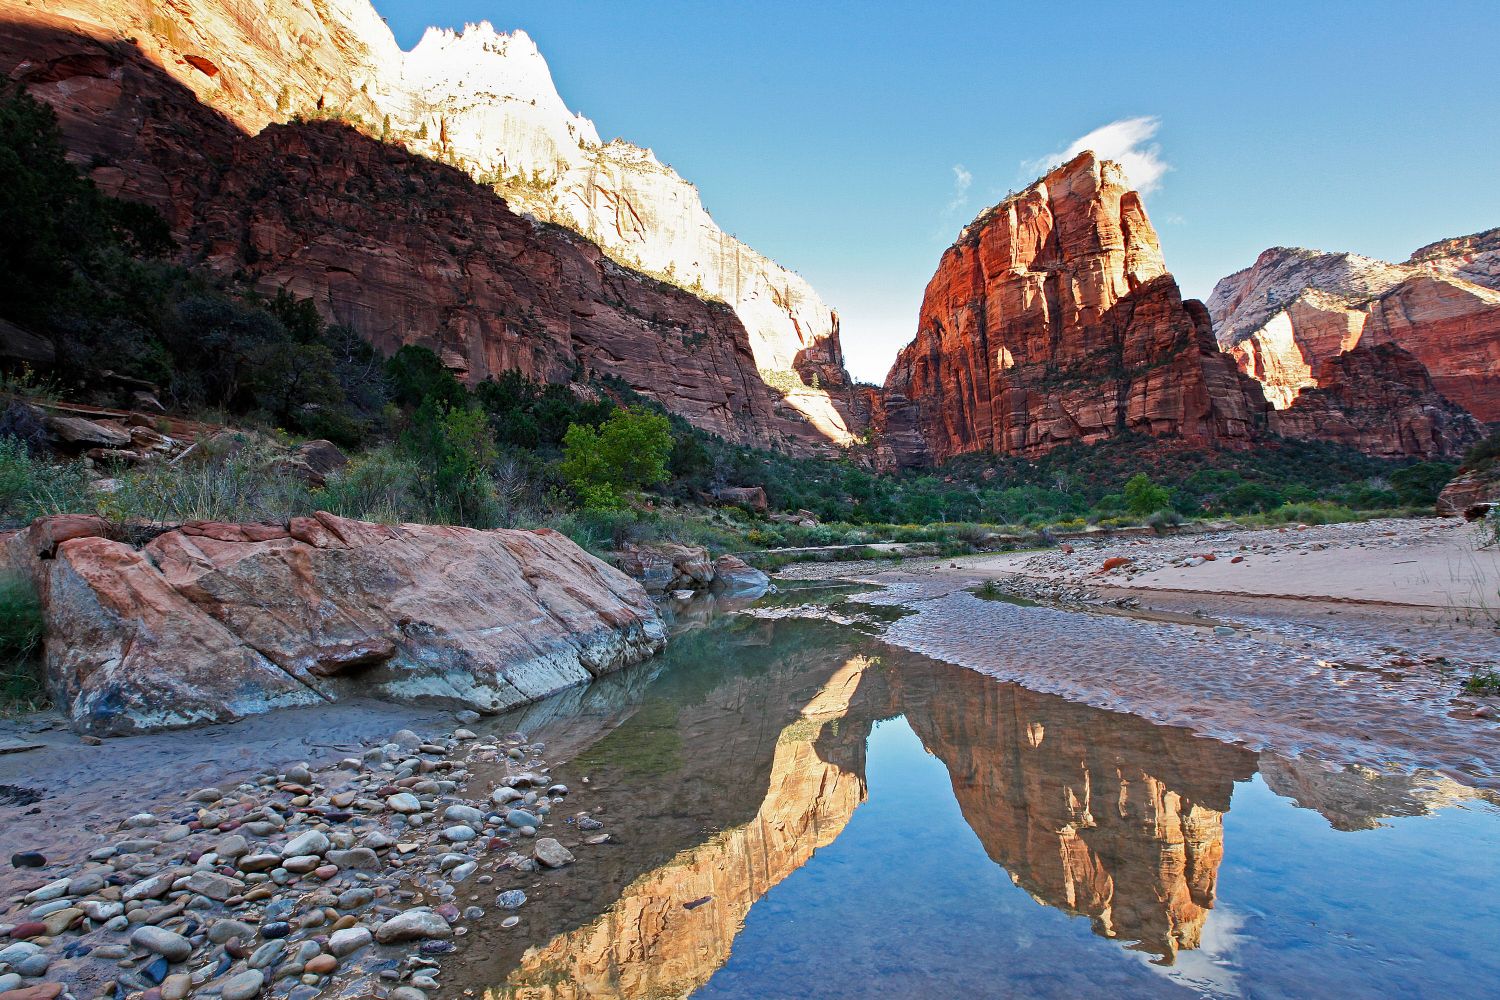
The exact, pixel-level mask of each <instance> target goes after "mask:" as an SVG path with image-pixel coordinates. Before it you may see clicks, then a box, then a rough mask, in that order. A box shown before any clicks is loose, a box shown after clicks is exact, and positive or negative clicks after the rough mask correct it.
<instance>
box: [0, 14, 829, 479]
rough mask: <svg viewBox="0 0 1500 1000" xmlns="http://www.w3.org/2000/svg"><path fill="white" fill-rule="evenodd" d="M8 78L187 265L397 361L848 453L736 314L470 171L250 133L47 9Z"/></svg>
mask: <svg viewBox="0 0 1500 1000" xmlns="http://www.w3.org/2000/svg"><path fill="white" fill-rule="evenodd" d="M0 70H3V71H4V72H6V73H8V74H10V75H11V76H12V77H14V78H16V79H18V80H20V81H22V82H23V83H24V84H25V85H26V86H27V87H28V88H29V89H30V91H31V92H32V94H34V95H35V96H36V97H38V98H40V99H41V100H44V101H46V102H48V103H49V104H51V105H52V106H53V107H54V108H55V109H56V111H57V113H58V115H59V118H60V120H61V123H62V127H63V132H64V136H65V138H66V140H67V143H68V146H69V150H70V155H71V156H72V157H73V158H74V159H75V160H76V161H77V162H79V163H81V164H86V165H88V166H89V167H90V169H91V173H92V176H93V177H94V179H95V180H96V182H98V183H99V184H101V186H103V187H104V188H105V189H106V190H108V191H109V192H110V193H114V194H118V195H121V196H123V197H127V198H132V199H136V200H141V201H145V202H147V203H149V204H152V205H154V206H156V207H157V208H159V209H161V210H162V211H163V213H164V214H165V215H166V216H167V217H168V219H169V221H170V222H171V224H172V226H173V229H174V231H175V233H176V234H177V236H178V237H179V239H180V240H181V241H182V242H183V244H184V250H185V254H186V255H187V256H188V257H190V258H192V259H195V260H202V261H203V262H204V263H205V264H206V265H207V266H209V267H211V268H213V269H214V270H216V271H218V272H219V273H221V274H223V275H224V276H226V277H232V278H234V279H236V280H241V281H246V282H249V283H251V284H253V285H254V286H255V287H257V288H260V289H262V290H265V291H272V290H275V289H279V288H285V289H287V290H289V291H291V292H292V293H293V294H296V295H298V296H301V297H306V298H311V299H312V300H313V301H314V302H315V303H316V304H317V307H318V309H319V310H320V312H322V314H323V315H324V316H325V317H326V318H327V319H329V320H332V321H336V322H340V323H344V324H347V325H348V326H350V327H352V328H353V329H355V330H356V331H357V332H359V333H360V334H361V335H363V336H364V337H366V338H367V339H369V340H370V341H371V342H372V343H374V344H375V345H376V346H377V347H380V348H381V349H383V350H385V351H387V352H389V351H392V350H394V349H395V348H397V347H399V346H401V345H402V344H408V343H415V344H421V345H424V346H427V347H431V348H432V349H433V350H435V351H437V352H438V353H439V354H440V355H441V356H442V357H444V358H445V359H446V360H448V361H449V362H450V364H452V365H453V366H455V367H457V368H459V369H460V370H461V371H462V372H463V373H464V374H465V375H466V376H467V377H468V379H469V380H470V381H478V380H482V379H484V378H486V377H488V376H490V375H492V374H495V373H497V372H499V371H502V370H505V369H509V368H518V369H520V370H522V371H523V372H525V373H527V374H528V375H531V376H534V377H538V378H543V379H548V380H552V381H562V380H566V379H567V378H569V377H570V373H572V372H574V371H577V370H583V369H587V370H589V371H592V372H593V373H595V374H597V375H612V376H617V377H619V378H621V379H623V380H624V381H625V382H626V383H627V384H628V385H629V386H630V387H631V388H633V389H635V390H636V391H638V392H640V393H642V394H643V395H646V396H649V397H651V398H654V399H657V400H659V401H660V402H662V403H663V404H664V405H665V406H666V407H667V408H668V409H670V410H672V411H673V412H676V413H679V414H681V415H682V416H684V417H686V418H687V419H688V420H690V421H691V422H693V423H694V424H696V425H697V426H699V427H702V428H704V429H706V430H709V431H712V432H714V433H717V434H720V435H723V436H724V437H726V438H728V439H730V440H734V441H739V442H744V443H751V444H756V445H761V446H768V447H783V448H787V449H788V450H794V451H802V452H807V451H816V450H823V449H828V450H830V451H831V450H832V448H831V445H830V444H829V438H828V437H827V436H825V433H824V431H823V430H820V429H819V428H818V427H816V426H814V424H813V423H811V422H809V418H808V417H806V416H804V414H803V412H801V410H802V409H803V408H799V407H797V406H795V405H794V404H793V403H791V402H787V401H784V400H783V399H782V398H781V397H780V396H779V395H778V394H775V393H772V392H771V391H769V390H768V389H767V387H766V385H765V383H764V382H763V381H762V380H761V377H760V374H759V371H758V369H757V365H756V360H755V357H754V354H753V351H752V348H751V344H750V339H749V335H748V334H747V332H746V330H745V327H744V325H743V324H742V323H741V322H740V320H739V318H738V316H737V315H736V314H735V312H734V311H733V310H732V309H730V308H729V307H727V306H725V305H723V304H720V303H713V302H708V301H705V300H702V299H699V298H697V297H695V296H693V295H691V294H689V293H688V292H685V291H683V290H681V289H679V288H676V287H673V286H671V285H668V284H665V283H663V282H660V281H657V280H655V279H653V278H650V277H647V276H645V275H642V274H639V273H636V272H633V271H630V270H628V269H626V268H623V267H621V266H619V265H618V264H616V263H614V262H613V261H611V260H609V259H608V258H607V257H605V256H604V255H603V254H602V253H601V252H600V251H599V249H598V248H597V247H596V246H594V245H593V244H592V243H589V242H588V241H586V240H584V239H583V238H581V237H579V236H577V235H576V234H574V233H571V232H569V231H568V230H564V229H562V228H560V227H557V226H550V225H544V224H539V223H536V222H533V221H532V220H530V219H527V218H525V217H523V216H520V215H517V214H516V213H514V212H512V211H511V210H510V209H509V207H508V206H507V205H506V203H505V202H504V201H503V200H501V199H500V198H499V197H497V196H496V195H495V194H494V193H493V192H492V191H491V190H489V189H488V188H485V187H482V186H480V185H478V184H476V183H474V182H473V181H472V180H471V179H470V178H469V177H468V175H466V174H464V173H463V172H462V171H459V170H457V169H454V168H451V167H446V166H443V165H440V164H438V163H435V162H433V161H431V160H427V159H425V158H422V157H419V156H414V155H411V154H409V153H407V152H405V151H404V150H402V149H399V148H397V147H393V146H386V145H382V144H381V143H379V142H377V141H375V140H373V139H371V138H369V137H367V136H364V135H362V134H360V133H358V132H356V131H354V130H353V129H350V128H348V127H345V126H343V125H340V124H337V123H333V122H317V123H307V124H289V125H272V126H270V127H268V128H266V129H265V130H264V131H262V132H260V133H259V134H258V135H255V136H249V135H246V134H245V133H244V132H243V131H241V130H240V128H238V127H237V126H236V125H234V124H233V123H232V122H231V121H230V120H229V119H227V118H225V117H224V116H221V115H220V114H218V113H217V112H216V111H215V110H214V109H213V108H211V107H209V106H207V105H205V104H204V103H202V102H201V101H200V100H199V99H198V97H197V96H196V95H195V94H194V93H192V92H191V91H189V90H188V89H186V88H185V87H183V86H182V85H180V84H178V83H177V82H176V81H174V80H173V79H171V78H170V77H169V76H167V75H166V74H165V73H163V72H162V71H161V70H160V69H159V68H158V67H156V66H155V65H154V64H152V63H151V62H150V61H149V60H148V59H146V58H144V57H143V56H142V55H141V53H140V51H139V50H138V49H137V48H136V47H134V46H132V45H130V44H127V43H125V42H118V41H107V40H99V39H95V38H90V37H86V36H84V35H82V34H80V33H79V29H78V27H77V25H76V24H75V23H74V22H72V21H68V20H65V19H59V18H49V16H48V15H45V14H41V13H38V12H35V11H32V10H30V9H29V8H28V9H27V11H26V14H25V20H24V22H16V21H12V22H11V23H8V24H6V25H5V30H4V31H3V32H0ZM194 72H197V71H196V70H195V71H194ZM825 347H827V345H825ZM827 349H828V350H833V351H836V345H833V346H832V347H828V348H827ZM835 360H836V359H832V358H830V359H829V360H828V361H827V363H828V364H833V363H835Z"/></svg>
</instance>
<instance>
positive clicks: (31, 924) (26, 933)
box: [10, 920, 47, 941]
mask: <svg viewBox="0 0 1500 1000" xmlns="http://www.w3.org/2000/svg"><path fill="white" fill-rule="evenodd" d="M45 933H47V925H46V924H44V923H42V922H41V921H40V920H28V921H26V922H25V923H24V924H16V926H14V927H12V928H11V930H10V936H11V937H13V938H15V939H16V940H18V941H24V940H25V939H26V938H34V937H41V936H42V935H43V934H45Z"/></svg>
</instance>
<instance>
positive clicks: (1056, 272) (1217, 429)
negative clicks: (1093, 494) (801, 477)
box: [874, 152, 1267, 465]
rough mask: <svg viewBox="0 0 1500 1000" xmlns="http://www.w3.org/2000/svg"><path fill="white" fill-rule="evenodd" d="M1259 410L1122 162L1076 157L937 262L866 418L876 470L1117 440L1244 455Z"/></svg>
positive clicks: (1251, 387)
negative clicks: (1143, 437)
mask: <svg viewBox="0 0 1500 1000" xmlns="http://www.w3.org/2000/svg"><path fill="white" fill-rule="evenodd" d="M1266 409H1267V407H1266V402H1265V399H1264V397H1263V396H1262V395H1261V392H1260V389H1259V388H1258V387H1257V386H1256V385H1255V383H1254V382H1253V381H1252V380H1250V379H1248V378H1245V377H1244V376H1243V375H1241V374H1240V373H1239V372H1238V371H1237V370H1236V368H1235V366H1234V363H1233V362H1232V361H1231V360H1230V359H1229V358H1228V357H1226V356H1225V355H1223V354H1222V353H1220V351H1219V348H1218V345H1217V344H1216V343H1215V342H1214V338H1213V333H1212V330H1211V328H1210V326H1209V319H1208V312H1207V310H1205V309H1204V308H1203V304H1202V303H1200V302H1196V301H1191V300H1190V301H1183V299H1182V295H1181V293H1180V291H1179V290H1178V287H1177V282H1176V281H1175V280H1174V279H1173V277H1172V275H1171V274H1169V273H1168V272H1167V269H1166V266H1165V264H1164V262H1163V260H1162V254H1161V245H1160V244H1159V243H1158V242H1157V238H1156V232H1155V230H1154V229H1153V228H1152V226H1151V222H1150V220H1149V219H1148V218H1147V217H1146V210H1145V208H1144V206H1143V205H1142V203H1141V199H1140V195H1139V194H1137V193H1136V192H1135V191H1133V190H1131V188H1130V186H1129V182H1128V181H1127V179H1126V178H1125V175H1124V172H1123V171H1122V170H1121V168H1120V166H1119V165H1118V164H1116V163H1114V162H1111V161H1109V160H1100V159H1098V158H1097V157H1095V156H1094V154H1093V153H1090V152H1085V153H1082V154H1080V155H1079V156H1077V157H1076V158H1074V159H1073V160H1072V161H1070V162H1068V163H1066V164H1063V165H1062V166H1060V167H1057V168H1056V169H1055V170H1053V171H1051V172H1050V173H1049V174H1047V175H1046V176H1045V177H1043V178H1041V179H1040V180H1038V181H1037V182H1036V183H1035V184H1032V185H1031V186H1030V187H1028V188H1027V189H1026V190H1025V191H1022V192H1021V193H1020V194H1017V195H1014V196H1012V197H1010V198H1007V199H1006V200H1005V201H1003V202H1001V203H1000V204H999V205H996V206H994V207H993V208H990V209H988V210H987V211H985V212H984V213H982V214H981V215H980V216H979V217H978V218H977V219H975V220H974V221H973V222H972V223H970V224H969V225H968V226H967V227H966V228H965V229H964V230H963V232H961V233H960V234H959V236H958V239H957V241H955V242H954V244H953V245H952V246H951V247H949V248H948V250H947V251H945V252H944V254H943V257H942V260H941V261H940V262H939V264H938V270H937V273H936V274H935V275H934V276H933V278H932V280H931V282H930V283H929V284H928V286H927V292H926V295H925V297H924V298H923V302H922V311H921V314H920V317H919V320H918V328H917V334H916V339H915V340H913V341H912V342H911V343H910V344H908V345H907V346H906V347H905V348H904V349H903V350H902V351H901V353H900V354H899V355H898V356H897V359H896V363H895V365H894V366H893V367H892V368H891V371H890V374H889V375H888V376H887V377H886V382H885V389H884V392H883V394H882V396H881V397H880V398H879V399H878V400H877V401H876V404H875V421H874V423H875V427H876V429H877V431H879V432H880V437H881V440H882V442H883V448H884V449H885V455H884V460H885V461H886V462H887V464H894V465H914V464H921V463H923V462H927V461H942V460H944V459H946V458H949V457H951V456H953V455H957V454H961V453H964V452H971V451H993V452H997V453H1001V454H1018V455H1040V454H1042V453H1044V452H1047V451H1049V450H1051V449H1053V448H1056V447H1058V446H1060V445H1063V444H1068V443H1072V442H1079V443H1085V444H1087V443H1092V442H1096V441H1101V440H1104V439H1106V438H1109V437H1112V436H1115V435H1117V434H1120V433H1123V432H1126V431H1134V432H1138V433H1144V434H1151V435H1154V436H1157V437H1163V438H1170V439H1175V440H1178V441H1182V442H1184V443H1186V444H1190V445H1195V446H1205V447H1248V446H1249V445H1250V444H1251V442H1252V441H1253V440H1254V438H1255V437H1256V435H1257V434H1258V433H1259V429H1260V427H1261V426H1262V425H1263V424H1264V423H1265V411H1266Z"/></svg>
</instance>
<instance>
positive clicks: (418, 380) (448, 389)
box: [386, 344, 469, 408]
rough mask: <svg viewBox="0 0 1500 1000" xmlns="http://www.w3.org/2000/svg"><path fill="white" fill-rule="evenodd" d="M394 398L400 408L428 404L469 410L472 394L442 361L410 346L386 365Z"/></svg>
mask: <svg viewBox="0 0 1500 1000" xmlns="http://www.w3.org/2000/svg"><path fill="white" fill-rule="evenodd" d="M386 375H387V377H388V378H389V379H390V387H391V398H392V399H394V400H395V401H396V402H397V403H399V404H400V405H401V406H421V405H422V404H423V403H425V402H427V401H428V400H432V401H433V402H435V403H438V404H441V405H443V406H446V407H450V408H452V407H467V406H468V403H469V391H468V390H467V389H465V388H464V387H463V384H462V383H461V382H459V380H458V379H456V378H454V377H453V373H452V372H450V371H449V370H448V369H447V368H445V367H443V362H442V359H441V358H439V357H438V356H437V355H436V354H434V353H433V352H432V351H430V350H428V349H427V348H425V347H417V346H415V345H413V344H407V345H406V346H405V347H403V348H401V350H399V351H397V352H396V353H395V354H394V355H392V356H391V360H390V361H388V362H386Z"/></svg>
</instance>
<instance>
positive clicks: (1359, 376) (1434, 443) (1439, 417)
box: [1271, 343, 1484, 458]
mask: <svg viewBox="0 0 1500 1000" xmlns="http://www.w3.org/2000/svg"><path fill="white" fill-rule="evenodd" d="M1315 378H1316V382H1317V387H1315V388H1310V389H1303V390H1302V391H1301V392H1300V393H1299V394H1298V395H1297V397H1296V399H1295V400H1293V402H1292V405H1291V406H1290V407H1288V408H1286V409H1284V410H1281V411H1279V412H1277V413H1275V414H1273V416H1272V418H1271V428H1272V430H1274V431H1275V432H1276V433H1278V434H1281V435H1283V436H1285V437H1290V438H1299V439H1305V440H1318V441H1333V442H1336V443H1338V444H1345V445H1348V446H1350V447H1352V448H1357V449H1359V450H1360V451H1362V452H1365V453H1366V454H1369V455H1378V456H1381V457H1383V458H1406V457H1413V456H1415V457H1421V458H1457V457H1460V456H1462V455H1463V453H1464V452H1465V451H1467V450H1468V449H1469V447H1470V446H1472V445H1473V444H1474V443H1475V442H1476V441H1478V440H1479V439H1480V438H1481V437H1483V436H1484V428H1483V427H1482V426H1481V425H1480V423H1479V421H1477V420H1475V419H1474V417H1473V416H1472V415H1470V414H1469V412H1468V411H1467V410H1465V409H1463V408H1462V407H1460V406H1456V405H1454V404H1453V403H1451V402H1449V401H1448V400H1447V399H1445V398H1444V397H1443V396H1442V395H1441V394H1439V393H1438V391H1437V390H1436V389H1435V388H1434V387H1433V380H1432V379H1431V378H1430V377H1429V376H1428V374H1427V369H1426V368H1425V367H1423V365H1422V363H1421V362H1420V361H1418V360H1417V359H1416V358H1414V357H1413V356H1412V355H1411V354H1410V353H1408V352H1406V351H1404V350H1402V349H1401V348H1399V347H1397V346H1396V345H1394V344H1380V345H1378V346H1374V347H1371V346H1367V345H1365V344H1363V343H1362V344H1360V345H1358V346H1356V347H1355V348H1353V349H1352V350H1350V351H1348V352H1346V353H1343V354H1335V355H1333V356H1332V357H1330V358H1328V359H1326V360H1325V361H1324V362H1323V363H1322V364H1321V365H1320V366H1319V368H1318V371H1317V373H1316V376H1315Z"/></svg>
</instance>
